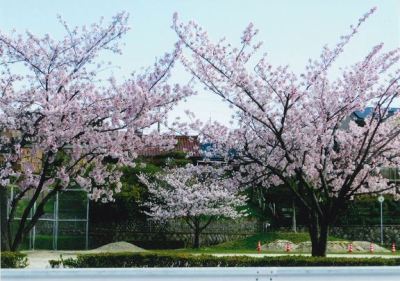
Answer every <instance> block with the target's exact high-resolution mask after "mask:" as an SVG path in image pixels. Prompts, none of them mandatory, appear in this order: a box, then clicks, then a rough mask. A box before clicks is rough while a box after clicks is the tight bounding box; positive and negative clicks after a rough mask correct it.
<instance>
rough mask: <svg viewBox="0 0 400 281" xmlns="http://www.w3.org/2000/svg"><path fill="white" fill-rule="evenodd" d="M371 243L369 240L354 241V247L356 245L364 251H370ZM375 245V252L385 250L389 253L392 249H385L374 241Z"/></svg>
mask: <svg viewBox="0 0 400 281" xmlns="http://www.w3.org/2000/svg"><path fill="white" fill-rule="evenodd" d="M370 245H371V243H370V242H367V241H353V248H354V246H356V247H357V248H361V249H362V250H363V251H368V252H369V247H370ZM372 245H374V250H375V252H385V253H389V252H390V251H389V250H388V249H385V248H383V247H381V246H379V245H377V244H375V243H372Z"/></svg>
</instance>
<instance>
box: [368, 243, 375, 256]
mask: <svg viewBox="0 0 400 281" xmlns="http://www.w3.org/2000/svg"><path fill="white" fill-rule="evenodd" d="M374 251H375V249H374V243H372V242H371V244H370V245H369V252H370V253H371V254H373V253H374Z"/></svg>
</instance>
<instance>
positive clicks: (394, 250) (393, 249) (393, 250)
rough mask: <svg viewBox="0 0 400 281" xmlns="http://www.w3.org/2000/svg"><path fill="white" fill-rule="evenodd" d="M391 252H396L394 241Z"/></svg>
mask: <svg viewBox="0 0 400 281" xmlns="http://www.w3.org/2000/svg"><path fill="white" fill-rule="evenodd" d="M392 253H393V254H394V253H396V243H394V242H393V243H392Z"/></svg>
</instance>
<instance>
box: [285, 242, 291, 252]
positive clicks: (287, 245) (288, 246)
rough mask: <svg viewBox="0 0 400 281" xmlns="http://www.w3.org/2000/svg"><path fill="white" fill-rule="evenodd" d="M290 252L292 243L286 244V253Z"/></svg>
mask: <svg viewBox="0 0 400 281" xmlns="http://www.w3.org/2000/svg"><path fill="white" fill-rule="evenodd" d="M290 250H291V247H290V243H286V246H285V251H286V252H290Z"/></svg>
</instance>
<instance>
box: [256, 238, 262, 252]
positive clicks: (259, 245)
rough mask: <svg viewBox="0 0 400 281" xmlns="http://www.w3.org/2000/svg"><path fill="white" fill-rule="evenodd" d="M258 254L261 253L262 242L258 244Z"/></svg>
mask: <svg viewBox="0 0 400 281" xmlns="http://www.w3.org/2000/svg"><path fill="white" fill-rule="evenodd" d="M257 252H258V253H261V241H258V244H257Z"/></svg>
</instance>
